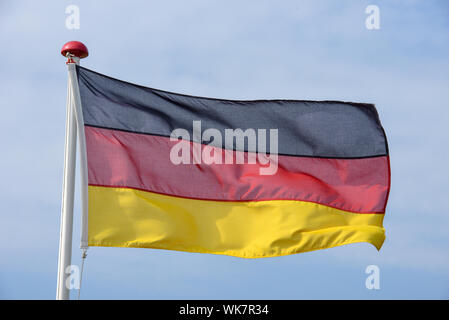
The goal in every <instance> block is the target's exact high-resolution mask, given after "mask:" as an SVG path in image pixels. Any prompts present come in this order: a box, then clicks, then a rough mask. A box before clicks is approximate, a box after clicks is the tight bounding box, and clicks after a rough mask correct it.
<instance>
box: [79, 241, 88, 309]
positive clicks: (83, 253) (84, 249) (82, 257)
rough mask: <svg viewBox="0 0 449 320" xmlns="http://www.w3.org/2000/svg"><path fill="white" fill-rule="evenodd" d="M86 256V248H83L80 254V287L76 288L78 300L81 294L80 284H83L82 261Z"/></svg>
mask: <svg viewBox="0 0 449 320" xmlns="http://www.w3.org/2000/svg"><path fill="white" fill-rule="evenodd" d="M86 257H87V248H83V249H82V254H81V273H80V287H79V289H78V300H79V299H80V296H81V285H82V284H83V271H84V261H86Z"/></svg>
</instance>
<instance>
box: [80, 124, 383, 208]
mask: <svg viewBox="0 0 449 320" xmlns="http://www.w3.org/2000/svg"><path fill="white" fill-rule="evenodd" d="M85 132H86V142H87V155H88V167H89V184H91V185H101V186H113V187H128V188H135V189H140V190H145V191H151V192H156V193H161V194H167V195H173V196H179V197H185V198H193V199H207V200H218V201H261V200H301V201H310V202H315V203H319V204H324V205H327V206H330V207H334V208H337V209H342V210H346V211H351V212H357V213H383V212H385V204H386V200H387V195H388V191H389V176H388V172H389V171H388V162H389V161H388V157H376V158H365V159H323V158H304V157H294V156H279V158H278V170H277V172H276V174H274V175H260V174H259V169H260V167H263V165H261V164H260V163H256V164H248V161H247V159H248V153H244V155H245V164H235V163H234V164H211V165H207V164H180V165H175V164H173V163H172V162H171V161H170V150H171V148H172V147H173V146H174V145H175V144H177V143H178V142H177V141H170V139H169V138H166V137H159V136H152V135H146V134H136V133H129V132H123V131H118V130H111V129H100V128H94V127H86V128H85ZM183 143H186V144H188V145H189V146H190V150H193V149H192V145H193V143H191V142H183ZM201 147H202V148H204V145H201ZM214 151H218V152H221V151H225V152H227V153H232V154H233V156H234V159H235V156H236V153H238V152H235V151H229V150H222V149H220V148H214ZM190 158H191V159H192V155H191V157H190ZM234 162H235V161H234Z"/></svg>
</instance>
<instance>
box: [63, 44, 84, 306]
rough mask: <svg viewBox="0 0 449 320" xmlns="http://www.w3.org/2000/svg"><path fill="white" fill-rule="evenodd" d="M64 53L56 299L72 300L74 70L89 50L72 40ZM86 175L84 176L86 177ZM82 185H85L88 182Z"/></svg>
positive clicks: (76, 99)
mask: <svg viewBox="0 0 449 320" xmlns="http://www.w3.org/2000/svg"><path fill="white" fill-rule="evenodd" d="M61 54H62V55H63V56H65V57H68V61H67V65H68V73H69V77H68V84H67V106H66V136H65V151H64V174H63V181H62V206H61V226H60V228H61V230H60V239H59V258H58V283H57V289H56V299H58V300H68V299H70V287H69V283H67V281H68V277H69V275H70V265H71V258H72V233H73V203H74V192H75V169H76V137H77V118H76V114H75V104H74V102H75V101H76V102H79V92H77V93H78V96H77V97H75V95H74V92H73V86H74V83H73V79H76V75H75V77H73V73H74V72H76V70H75V68H74V66H75V63H79V59H80V58H84V57H86V56H87V55H88V51H87V48H86V47H85V46H84V45H83V44H82V43H80V42H77V41H71V42H68V43H66V44H65V45H64V46H63V48H62V50H61ZM76 89H78V86H77V87H76ZM83 137H84V134H83ZM83 147H84V146H83ZM83 153H84V157H85V150H83ZM82 166H83V165H82ZM82 175H83V176H84V174H82ZM82 180H83V179H82ZM82 182H83V184H84V181H82ZM85 200H87V199H85ZM84 202H86V203H87V201H83V211H84Z"/></svg>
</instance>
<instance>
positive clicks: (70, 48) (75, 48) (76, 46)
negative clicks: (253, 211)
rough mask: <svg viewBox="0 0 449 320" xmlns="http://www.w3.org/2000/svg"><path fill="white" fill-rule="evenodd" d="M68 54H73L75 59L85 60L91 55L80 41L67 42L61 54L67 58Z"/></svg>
mask: <svg viewBox="0 0 449 320" xmlns="http://www.w3.org/2000/svg"><path fill="white" fill-rule="evenodd" d="M67 53H70V54H73V55H74V56H75V57H78V58H80V59H83V58H85V57H87V56H88V55H89V51H87V47H86V46H85V45H84V44H82V43H81V42H79V41H70V42H67V43H66V44H65V45H64V46H63V47H62V49H61V54H62V55H63V56H64V57H66V56H67Z"/></svg>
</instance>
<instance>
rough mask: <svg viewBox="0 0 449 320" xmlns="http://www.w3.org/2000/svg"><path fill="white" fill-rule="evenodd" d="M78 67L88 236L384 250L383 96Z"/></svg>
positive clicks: (249, 254)
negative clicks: (215, 95) (214, 87)
mask: <svg viewBox="0 0 449 320" xmlns="http://www.w3.org/2000/svg"><path fill="white" fill-rule="evenodd" d="M77 75H78V82H79V89H80V96H81V103H82V111H83V117H84V124H85V128H84V129H85V136H86V149H87V165H88V183H89V187H88V190H89V193H88V195H89V212H88V245H89V246H111V247H139V248H157V249H167V250H178V251H188V252H200V253H213V254H225V255H231V256H237V257H243V258H259V257H273V256H281V255H287V254H294V253H299V252H306V251H311V250H318V249H325V248H330V247H335V246H339V245H344V244H349V243H355V242H368V243H371V244H373V245H374V246H375V247H376V248H377V249H380V248H381V246H382V244H383V242H384V239H385V230H384V228H383V218H384V213H385V207H386V204H387V199H388V193H389V189H390V166H389V157H388V147H387V141H386V136H385V133H384V130H383V128H382V126H381V123H380V120H379V117H378V114H377V111H376V109H375V107H374V105H372V104H362V103H348V102H340V101H298V100H253V101H240V100H238V101H237V100H224V99H212V98H204V97H195V96H189V95H183V94H177V93H171V92H166V91H162V90H157V89H152V88H148V87H143V86H139V85H135V84H131V83H127V82H124V81H121V80H117V79H113V78H110V77H108V76H105V75H101V74H99V73H96V72H94V71H91V70H88V69H86V68H82V67H79V66H78V67H77Z"/></svg>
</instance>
